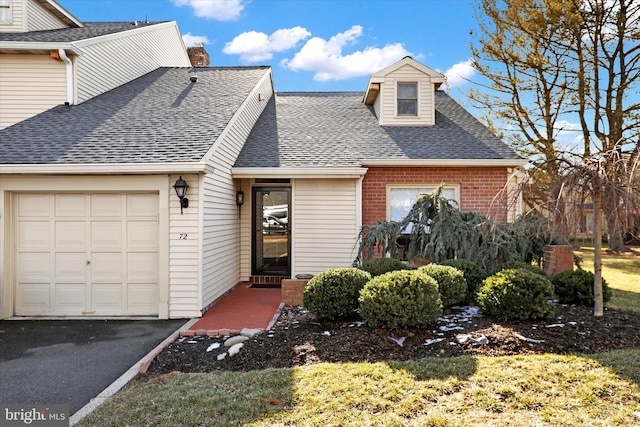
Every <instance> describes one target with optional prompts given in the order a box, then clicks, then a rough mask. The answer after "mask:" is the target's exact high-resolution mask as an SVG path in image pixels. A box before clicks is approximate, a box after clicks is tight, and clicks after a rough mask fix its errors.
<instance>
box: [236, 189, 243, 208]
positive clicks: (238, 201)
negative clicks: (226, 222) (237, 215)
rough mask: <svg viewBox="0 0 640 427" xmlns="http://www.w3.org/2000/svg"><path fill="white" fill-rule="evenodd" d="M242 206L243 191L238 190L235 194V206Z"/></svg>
mask: <svg viewBox="0 0 640 427" xmlns="http://www.w3.org/2000/svg"><path fill="white" fill-rule="evenodd" d="M243 204H244V191H242V190H240V191H238V192H236V205H238V207H240V206H242V205H243Z"/></svg>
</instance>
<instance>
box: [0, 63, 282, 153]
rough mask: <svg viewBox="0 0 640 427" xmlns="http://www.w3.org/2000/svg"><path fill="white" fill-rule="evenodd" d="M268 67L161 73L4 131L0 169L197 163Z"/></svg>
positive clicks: (1, 133)
mask: <svg viewBox="0 0 640 427" xmlns="http://www.w3.org/2000/svg"><path fill="white" fill-rule="evenodd" d="M268 70H269V68H268V67H212V68H159V69H157V70H155V71H153V72H151V73H148V74H146V75H144V76H142V77H140V78H138V79H136V80H133V81H131V82H129V83H127V84H124V85H122V86H119V87H117V88H115V89H113V90H111V91H109V92H106V93H104V94H102V95H99V96H97V97H95V98H93V99H91V100H89V101H86V102H84V103H82V104H79V105H73V106H64V105H60V106H57V107H54V108H52V109H50V110H47V111H45V112H44V113H41V114H39V115H37V116H34V117H31V118H29V119H27V120H24V121H22V122H19V123H17V124H15V125H13V126H9V127H7V128H5V129H3V130H0V164H3V163H4V164H40V163H43V164H65V163H83V164H87V163H164V162H167V163H171V162H197V161H200V160H201V159H202V158H203V156H204V155H205V154H206V152H207V150H208V149H209V148H210V147H211V145H212V144H213V143H214V142H215V140H216V139H217V138H218V136H219V135H220V133H221V132H222V130H223V129H224V128H225V127H226V126H227V124H228V123H229V120H230V119H231V118H232V117H233V115H234V114H235V112H236V111H237V110H238V108H239V107H240V105H241V104H242V102H243V101H244V100H245V99H246V97H247V96H248V95H249V93H250V92H251V90H252V89H253V88H254V87H255V85H256V84H257V83H258V81H259V80H260V79H261V78H262V77H263V76H264V75H265V73H267V72H268ZM194 72H195V73H196V74H197V76H198V81H197V83H191V82H190V81H189V76H190V75H191V74H192V73H194Z"/></svg>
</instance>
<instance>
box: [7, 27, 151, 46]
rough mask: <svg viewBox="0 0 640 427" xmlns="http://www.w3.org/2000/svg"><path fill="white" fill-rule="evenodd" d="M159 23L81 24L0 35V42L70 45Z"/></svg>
mask: <svg viewBox="0 0 640 427" xmlns="http://www.w3.org/2000/svg"><path fill="white" fill-rule="evenodd" d="M160 23H162V22H151V23H144V22H137V23H136V22H84V23H83V24H84V25H85V26H84V27H81V28H75V27H74V28H59V29H55V30H43V31H29V32H23V33H0V42H3V41H6V42H29V43H70V42H74V41H78V40H85V39H90V38H94V37H100V36H105V35H107V34H114V33H120V32H122V31H128V30H133V29H136V28H140V27H148V26H150V25H156V24H160Z"/></svg>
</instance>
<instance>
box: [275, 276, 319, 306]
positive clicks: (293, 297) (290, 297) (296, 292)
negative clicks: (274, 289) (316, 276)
mask: <svg viewBox="0 0 640 427" xmlns="http://www.w3.org/2000/svg"><path fill="white" fill-rule="evenodd" d="M311 277H312V276H311V275H296V278H295V279H282V285H281V290H282V302H283V303H285V305H287V306H289V307H294V306H296V305H302V296H303V293H304V287H305V286H306V285H307V282H308V281H309V279H311Z"/></svg>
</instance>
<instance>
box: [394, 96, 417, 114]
mask: <svg viewBox="0 0 640 427" xmlns="http://www.w3.org/2000/svg"><path fill="white" fill-rule="evenodd" d="M398 114H399V115H400V114H408V115H416V101H415V100H410V101H409V100H400V99H399V100H398Z"/></svg>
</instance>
